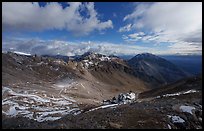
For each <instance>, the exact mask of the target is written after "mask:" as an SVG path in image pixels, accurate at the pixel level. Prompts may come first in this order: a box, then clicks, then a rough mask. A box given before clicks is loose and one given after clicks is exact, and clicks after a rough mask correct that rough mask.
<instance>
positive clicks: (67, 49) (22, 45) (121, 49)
mask: <svg viewBox="0 0 204 131" xmlns="http://www.w3.org/2000/svg"><path fill="white" fill-rule="evenodd" d="M2 51H4V52H6V51H19V52H24V53H28V54H38V55H45V54H46V55H57V54H59V55H65V56H74V55H82V54H84V53H85V52H88V51H93V52H96V53H101V54H105V55H136V54H139V53H144V52H149V53H153V54H168V53H170V54H171V52H169V51H166V50H162V51H161V50H160V49H157V48H150V47H142V46H136V45H129V44H115V43H110V42H100V41H82V42H68V41H57V40H46V41H45V40H39V39H32V40H26V39H7V40H4V41H3V46H2Z"/></svg>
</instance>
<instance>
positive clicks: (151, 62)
mask: <svg viewBox="0 0 204 131" xmlns="http://www.w3.org/2000/svg"><path fill="white" fill-rule="evenodd" d="M128 64H129V65H130V66H131V67H132V68H133V69H134V74H135V75H136V76H137V77H139V78H140V79H142V80H144V81H146V82H148V83H150V84H151V85H152V87H154V88H155V87H158V86H159V85H162V84H167V83H171V82H175V81H177V80H179V79H182V78H185V77H188V76H190V74H188V73H186V72H184V71H183V70H182V69H180V68H178V67H177V66H175V65H174V64H172V63H171V62H169V61H167V60H165V59H163V58H161V57H158V56H156V55H153V54H150V53H144V54H138V55H136V56H135V57H133V58H132V59H130V60H128Z"/></svg>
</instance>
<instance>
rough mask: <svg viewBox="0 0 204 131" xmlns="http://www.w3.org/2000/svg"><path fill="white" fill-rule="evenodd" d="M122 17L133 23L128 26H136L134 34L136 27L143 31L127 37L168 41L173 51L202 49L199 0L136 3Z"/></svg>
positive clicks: (136, 39)
mask: <svg viewBox="0 0 204 131" xmlns="http://www.w3.org/2000/svg"><path fill="white" fill-rule="evenodd" d="M123 20H124V21H128V22H129V23H130V24H132V27H131V29H130V30H135V31H136V33H135V34H137V31H141V30H145V31H146V33H145V35H143V36H142V38H140V37H139V38H138V35H133V34H130V35H129V36H128V37H129V38H128V39H125V40H126V41H128V40H129V39H133V40H134V41H138V40H142V41H144V42H145V41H146V42H152V43H165V42H169V43H173V45H174V46H169V47H167V48H171V50H172V51H173V50H175V52H179V51H180V53H182V52H183V53H184V52H192V53H194V52H196V51H198V52H199V53H201V52H202V36H201V35H202V3H201V2H169V3H166V2H165V3H164V2H156V3H142V4H136V7H135V9H134V11H133V12H132V13H131V14H128V15H126V16H125V17H124V19H123ZM181 43H182V44H181ZM193 43H194V44H193ZM177 47H179V48H177ZM189 48H190V49H189Z"/></svg>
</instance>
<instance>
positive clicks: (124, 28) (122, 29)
mask: <svg viewBox="0 0 204 131" xmlns="http://www.w3.org/2000/svg"><path fill="white" fill-rule="evenodd" d="M131 28H132V24H128V25H126V26H123V27H120V29H119V32H128V31H130V30H131Z"/></svg>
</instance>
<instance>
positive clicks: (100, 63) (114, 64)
mask: <svg viewBox="0 0 204 131" xmlns="http://www.w3.org/2000/svg"><path fill="white" fill-rule="evenodd" d="M19 55H22V53H21V54H19ZM39 57H42V58H39V59H41V60H42V59H43V58H44V59H45V58H52V59H53V60H55V59H56V60H57V59H60V60H63V61H64V62H66V63H68V65H69V66H70V68H73V69H75V68H77V69H78V70H79V71H80V72H84V70H88V72H90V73H91V74H92V75H93V76H94V77H96V78H97V79H100V80H101V81H104V82H108V83H109V84H110V83H112V84H113V83H114V82H113V81H110V79H109V78H108V77H107V76H108V75H109V76H110V75H113V73H114V75H115V76H113V77H111V78H112V79H114V78H116V79H117V80H116V79H115V80H116V81H117V83H121V81H122V83H123V82H124V81H123V80H122V79H124V76H123V77H121V75H122V74H121V72H124V73H125V76H126V75H128V76H126V77H127V78H129V76H131V77H132V76H134V77H135V78H137V79H140V80H142V81H144V83H147V85H149V86H151V87H154V88H155V87H157V86H160V85H164V84H168V83H171V82H174V81H177V80H179V79H182V78H185V77H188V76H191V75H192V74H190V73H188V72H186V71H184V70H183V69H181V68H180V67H179V66H177V65H176V64H174V63H172V62H170V61H168V60H166V59H164V58H162V57H159V56H156V55H153V54H150V53H143V54H138V55H136V56H134V57H133V58H131V59H129V60H124V59H122V58H120V57H118V56H114V55H111V56H106V55H102V54H98V53H94V52H86V53H84V54H83V55H78V56H71V57H69V56H62V55H56V56H49V55H43V56H39ZM42 61H43V60H42ZM116 72H117V73H116ZM116 74H117V75H116ZM119 74H120V75H119ZM123 75H124V74H123ZM119 79H120V80H119Z"/></svg>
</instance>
